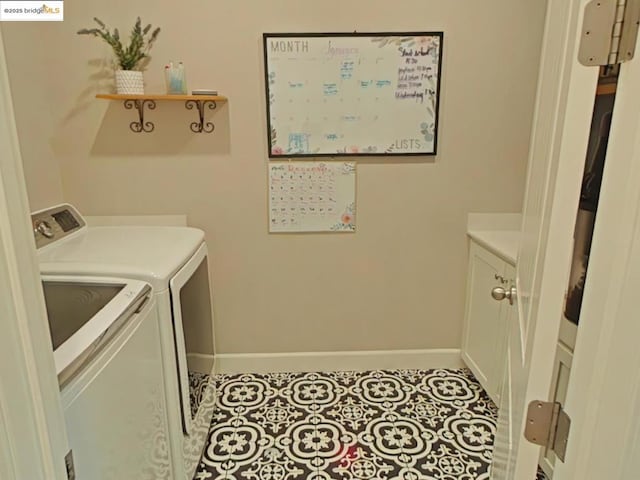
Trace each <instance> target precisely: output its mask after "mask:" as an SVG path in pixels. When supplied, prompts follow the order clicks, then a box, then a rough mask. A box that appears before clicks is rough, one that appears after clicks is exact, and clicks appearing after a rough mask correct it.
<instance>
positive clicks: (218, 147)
mask: <svg viewBox="0 0 640 480" xmlns="http://www.w3.org/2000/svg"><path fill="white" fill-rule="evenodd" d="M97 101H107V100H97ZM138 120H139V117H138V111H137V110H136V109H135V108H134V109H131V110H128V109H125V107H124V104H123V102H121V101H116V100H114V101H109V107H108V108H107V110H106V111H105V114H104V117H103V120H102V124H101V125H100V128H99V129H98V131H97V133H96V138H95V141H94V143H93V147H92V148H91V154H92V155H128V156H130V155H144V154H155V155H163V154H178V153H179V154H186V155H188V154H203V153H208V154H228V153H230V150H231V141H230V131H229V109H228V105H227V103H226V102H225V103H221V102H218V104H217V108H216V109H215V110H209V109H205V116H204V121H205V122H211V123H213V125H215V129H214V130H213V132H211V133H205V132H202V133H194V132H192V131H191V128H190V125H191V124H192V123H193V122H196V121H198V112H197V110H195V109H193V110H188V109H187V108H186V107H185V104H184V102H180V101H156V108H155V109H149V108H147V107H145V109H144V122H145V124H146V123H147V122H151V123H153V125H154V127H153V131H152V132H150V133H147V132H141V133H135V132H133V131H132V130H131V129H130V127H129V125H130V124H131V123H132V122H138Z"/></svg>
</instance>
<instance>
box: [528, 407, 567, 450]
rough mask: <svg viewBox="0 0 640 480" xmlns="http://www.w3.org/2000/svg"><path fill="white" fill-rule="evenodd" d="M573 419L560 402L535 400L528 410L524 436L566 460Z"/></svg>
mask: <svg viewBox="0 0 640 480" xmlns="http://www.w3.org/2000/svg"><path fill="white" fill-rule="evenodd" d="M570 427H571V419H570V418H569V415H567V414H566V412H565V411H564V410H563V409H562V405H560V403H558V402H541V401H539V400H534V401H533V402H531V403H530V404H529V409H528V410H527V423H526V426H525V427H524V437H525V438H526V439H527V440H529V441H530V442H531V443H535V444H536V445H542V446H543V447H547V448H550V449H551V450H553V451H554V452H555V454H556V456H557V457H558V458H559V459H560V460H561V461H563V462H564V457H565V454H566V452H567V441H568V439H569V429H570Z"/></svg>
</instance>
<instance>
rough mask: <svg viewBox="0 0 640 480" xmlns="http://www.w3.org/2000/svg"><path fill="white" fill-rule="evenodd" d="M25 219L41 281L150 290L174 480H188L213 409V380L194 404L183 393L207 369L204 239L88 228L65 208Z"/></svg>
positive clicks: (198, 234) (157, 230)
mask: <svg viewBox="0 0 640 480" xmlns="http://www.w3.org/2000/svg"><path fill="white" fill-rule="evenodd" d="M31 218H32V222H33V227H34V233H35V239H36V246H37V248H38V259H39V263H40V271H41V273H42V274H46V275H72V276H76V277H77V276H118V277H124V278H130V279H136V280H142V281H145V282H148V283H149V284H150V285H151V287H152V289H153V296H154V299H155V303H156V306H157V312H158V317H159V322H160V339H161V350H162V364H163V370H164V378H165V398H166V404H167V416H168V421H169V440H170V442H169V445H170V454H171V459H172V464H173V470H174V478H175V479H177V480H178V479H180V480H181V479H187V480H191V479H192V478H193V474H194V472H195V469H196V467H197V464H198V462H199V460H200V456H201V454H202V449H203V447H204V442H205V439H206V435H207V432H208V429H209V425H210V422H211V417H212V414H213V406H214V391H213V388H214V387H213V382H212V381H209V382H208V384H207V386H206V387H205V388H204V389H201V390H203V391H204V394H203V395H202V396H201V398H200V399H195V398H194V399H193V401H192V399H191V398H190V390H189V371H191V372H197V373H203V374H209V373H211V371H212V369H213V356H214V337H213V313H212V308H211V294H210V288H209V273H208V252H207V245H206V244H205V242H204V232H203V231H202V230H199V229H196V228H189V227H151V226H139V227H137V226H114V227H89V226H87V224H86V222H85V220H84V218H83V217H82V216H81V215H80V213H79V212H78V211H77V209H76V208H74V207H73V206H72V205H69V204H62V205H57V206H55V207H51V208H48V209H45V210H40V211H38V212H34V213H33V214H32V215H31ZM196 400H200V401H199V405H196V404H195V403H196ZM192 403H193V405H192Z"/></svg>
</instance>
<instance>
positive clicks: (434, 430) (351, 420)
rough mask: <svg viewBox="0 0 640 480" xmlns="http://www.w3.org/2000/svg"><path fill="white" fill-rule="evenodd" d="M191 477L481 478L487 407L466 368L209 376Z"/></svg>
mask: <svg viewBox="0 0 640 480" xmlns="http://www.w3.org/2000/svg"><path fill="white" fill-rule="evenodd" d="M213 380H214V382H215V384H216V396H217V399H216V408H215V412H214V415H213V420H212V424H211V429H210V431H209V438H208V440H207V443H206V445H205V448H204V452H203V456H202V460H201V462H200V464H199V465H198V468H197V470H196V474H195V477H194V480H205V479H211V480H263V479H268V480H293V479H296V480H297V479H300V480H330V479H331V480H334V479H338V480H356V479H358V480H360V479H375V480H422V479H424V480H426V479H441V480H472V479H473V480H476V479H477V480H486V479H488V478H489V474H488V468H489V464H490V463H491V451H492V444H493V438H494V434H495V425H496V415H497V410H496V407H495V405H494V404H493V403H492V402H491V400H490V399H489V397H488V396H487V395H486V393H485V392H484V391H483V390H482V387H481V386H480V385H479V384H478V382H477V381H476V380H475V379H474V378H473V376H472V375H471V373H470V372H469V371H468V370H466V369H459V370H428V371H425V370H388V371H370V372H332V373H273V374H267V375H258V374H244V375H218V376H215V377H214V379H213Z"/></svg>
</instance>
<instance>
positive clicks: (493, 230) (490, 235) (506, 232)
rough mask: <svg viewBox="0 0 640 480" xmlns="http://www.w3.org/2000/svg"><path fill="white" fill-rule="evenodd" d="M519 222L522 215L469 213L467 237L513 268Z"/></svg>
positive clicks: (516, 254)
mask: <svg viewBox="0 0 640 480" xmlns="http://www.w3.org/2000/svg"><path fill="white" fill-rule="evenodd" d="M521 221H522V215H520V214H519V213H470V214H469V216H468V219H467V235H469V237H470V238H472V239H473V240H474V241H475V242H476V243H478V244H480V245H482V246H483V247H484V248H486V249H487V250H489V251H490V252H492V253H494V254H495V255H497V256H499V257H500V258H502V259H503V260H505V261H507V262H508V263H510V264H511V265H514V266H515V264H516V259H517V258H518V248H519V246H520V224H521Z"/></svg>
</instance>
